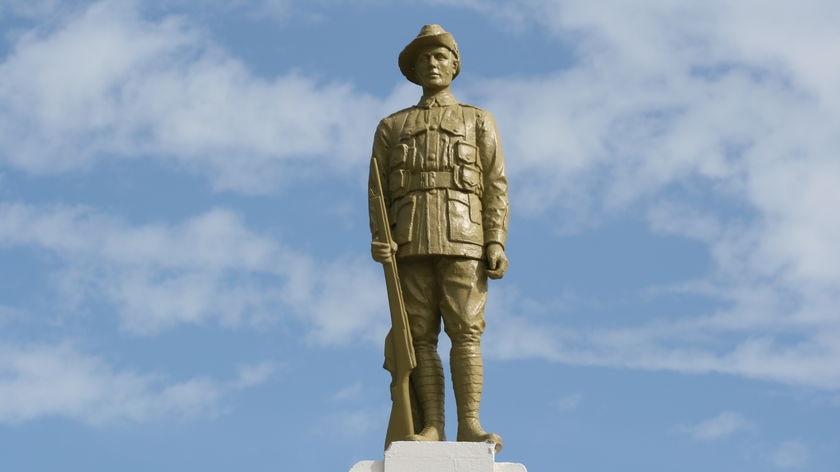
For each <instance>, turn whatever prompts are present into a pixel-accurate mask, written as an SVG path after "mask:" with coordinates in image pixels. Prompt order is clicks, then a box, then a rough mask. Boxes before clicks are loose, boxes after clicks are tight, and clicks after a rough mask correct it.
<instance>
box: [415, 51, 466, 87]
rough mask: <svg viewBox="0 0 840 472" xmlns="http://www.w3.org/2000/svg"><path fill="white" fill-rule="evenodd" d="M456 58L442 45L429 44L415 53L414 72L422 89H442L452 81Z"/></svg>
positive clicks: (456, 63)
mask: <svg viewBox="0 0 840 472" xmlns="http://www.w3.org/2000/svg"><path fill="white" fill-rule="evenodd" d="M456 70H458V60H457V59H455V54H453V53H452V51H450V50H449V48H445V47H443V46H431V47H429V48H427V49H424V50H423V51H422V52H420V54H418V55H417V61H416V62H415V63H414V73H415V74H417V81H418V82H420V85H422V86H423V88H424V89H442V88H444V87H447V86H449V84H451V83H452V79H453V78H454V77H455V71H456Z"/></svg>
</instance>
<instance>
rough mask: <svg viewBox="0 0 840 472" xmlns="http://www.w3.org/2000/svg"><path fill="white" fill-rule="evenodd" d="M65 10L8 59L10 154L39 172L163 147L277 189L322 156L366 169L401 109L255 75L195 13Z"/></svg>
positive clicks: (311, 83)
mask: <svg viewBox="0 0 840 472" xmlns="http://www.w3.org/2000/svg"><path fill="white" fill-rule="evenodd" d="M61 18H62V19H63V21H59V22H58V23H57V25H56V26H54V27H52V28H47V29H43V30H37V29H36V30H32V31H28V32H26V33H25V34H20V35H19V36H18V37H17V39H16V41H15V42H14V44H13V46H12V50H11V52H10V53H9V54H8V55H7V56H6V57H5V58H4V60H3V62H2V63H0V110H2V111H0V162H4V163H5V164H6V165H8V166H11V167H13V168H16V169H20V170H23V171H26V172H29V173H33V174H38V175H41V174H49V173H55V172H63V171H68V170H74V169H83V168H86V167H89V166H92V165H94V164H95V163H96V162H98V161H101V160H108V159H120V158H123V159H125V158H147V157H149V156H155V157H156V158H158V159H163V160H164V161H168V162H172V163H173V164H176V165H178V166H184V167H185V168H187V169H190V170H192V171H193V172H196V173H203V174H205V175H207V177H208V178H209V179H210V181H211V182H213V184H214V185H215V186H216V187H217V188H220V189H232V190H236V191H240V192H245V193H267V192H271V191H273V190H274V189H275V188H276V186H277V185H278V184H281V183H282V182H284V181H286V180H287V179H288V178H289V175H290V174H293V172H292V171H291V170H290V169H292V168H293V169H296V170H298V171H299V169H301V168H304V169H305V168H307V166H309V165H312V166H313V169H314V168H315V164H314V163H312V160H313V157H314V156H318V160H317V161H318V166H317V168H318V169H324V168H326V169H328V170H330V171H335V172H339V173H341V172H344V171H346V170H347V169H348V168H350V167H352V166H354V164H355V163H357V162H358V159H357V158H358V156H364V155H366V154H367V153H368V152H369V146H370V143H369V139H370V136H372V131H371V130H372V129H373V127H374V126H375V124H376V120H378V118H380V117H381V116H382V115H383V114H385V113H386V110H388V109H389V108H390V106H391V105H390V104H388V103H384V102H383V101H381V100H378V99H375V98H373V97H371V96H368V95H365V94H363V93H360V92H359V91H358V90H354V89H353V87H352V86H351V85H349V84H347V83H341V82H337V81H336V82H329V83H322V82H321V81H319V80H317V79H313V78H308V77H304V76H302V75H300V74H296V73H294V72H290V73H288V74H286V75H283V76H278V77H274V78H263V77H259V76H256V75H254V74H253V73H252V72H251V71H249V70H248V69H247V67H246V66H245V65H244V64H243V63H242V62H240V61H239V60H237V59H236V58H234V57H232V56H230V55H229V54H228V53H227V52H226V51H224V50H223V49H222V48H220V47H219V46H218V45H217V44H216V43H214V42H213V41H212V40H211V39H209V38H208V37H207V35H206V34H205V33H204V32H203V31H202V30H200V29H198V28H196V27H194V26H193V25H191V24H190V23H188V22H187V21H186V20H185V19H183V18H181V17H177V16H174V15H171V16H165V17H163V18H161V19H158V20H150V19H146V18H144V17H143V16H142V14H141V12H140V11H138V7H137V5H136V4H135V3H133V2H111V1H103V2H96V3H92V4H90V5H89V6H87V7H86V8H85V9H82V10H81V11H80V12H71V13H64V15H63V16H61ZM402 90H403V89H397V91H395V93H396V94H397V95H400V94H401V93H404V92H402ZM348 116H353V117H354V119H352V120H348V119H347V118H346V117H348ZM67 150H72V151H71V152H67Z"/></svg>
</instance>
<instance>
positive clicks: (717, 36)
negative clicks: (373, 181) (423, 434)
mask: <svg viewBox="0 0 840 472" xmlns="http://www.w3.org/2000/svg"><path fill="white" fill-rule="evenodd" d="M426 23H439V24H441V25H443V26H444V27H445V28H446V29H447V30H450V31H452V32H453V33H454V34H455V36H456V39H457V40H458V42H459V45H460V48H461V52H462V63H463V71H462V74H461V75H460V76H459V77H458V79H457V80H456V82H455V84H454V92H455V94H456V96H457V97H458V98H459V99H460V100H461V101H463V102H466V103H471V104H475V105H477V106H480V107H482V108H485V109H488V110H490V111H492V112H493V113H494V114H495V115H496V118H497V121H498V124H499V128H500V133H501V136H502V140H503V142H504V147H505V154H506V158H507V169H508V175H509V180H510V186H511V192H512V193H511V206H512V213H511V215H512V219H511V228H510V234H509V239H508V248H507V250H508V255H509V257H510V259H511V268H510V270H509V271H508V273H507V274H506V276H505V278H504V279H503V280H501V281H496V282H493V283H492V284H491V289H490V290H491V295H490V300H489V302H488V312H487V319H488V331H487V333H486V335H485V338H484V343H483V349H484V354H485V357H486V364H487V371H486V388H485V401H484V404H483V411H482V416H483V422H484V424H485V426H486V427H487V428H488V429H490V430H493V431H496V432H498V433H500V434H501V435H502V436H503V437H504V438H505V449H504V450H503V451H502V453H501V454H500V455H499V456H498V457H497V460H499V461H509V462H521V463H524V464H525V465H526V466H527V467H528V468H529V470H532V471H539V470H591V471H612V470H619V469H622V470H645V471H686V472H688V471H708V470H720V471H739V472H744V471H775V470H804V471H836V470H838V469H839V468H840V429H838V428H837V424H838V422H839V420H840V315H839V314H838V308H837V307H838V306H840V249H838V245H837V244H836V241H838V240H840V216H838V211H837V208H840V159H838V156H837V152H838V149H840V133H838V130H840V88H838V87H837V84H838V83H840V56H838V55H837V54H836V53H835V52H834V50H833V49H832V48H833V47H834V45H836V44H838V43H840V37H838V36H840V33H838V29H837V27H836V25H837V24H838V23H840V5H839V4H837V3H836V2H828V1H818V0H813V1H804V2H796V3H795V4H794V3H793V2H761V1H743V2H727V1H722V0H712V1H704V2H679V3H678V2H662V1H654V0H642V1H636V2H621V1H605V2H597V3H596V2H585V1H576V0H569V1H548V0H521V1H495V0H489V1H482V2H479V1H476V0H436V1H435V0H426V1H424V0H416V1H405V2H402V1H401V2H387V1H384V0H363V1H355V2H349V1H341V0H332V1H330V0H316V1H307V2H303V1H292V0H262V1H260V0H256V1H253V2H245V1H229V2H224V1H221V0H208V1H206V2H187V1H185V0H161V1H159V2H140V1H134V2H132V1H94V2H88V1H79V2H59V1H50V0H35V1H24V0H5V1H4V2H3V3H2V4H0V31H2V38H0V274H1V275H2V277H0V469H1V470H4V471H6V470H9V471H47V470H67V471H82V470H84V471H90V470H103V471H106V470H107V471H110V470H123V471H151V470H154V471H168V470H173V471H174V470H204V471H208V472H209V471H223V470H225V471H227V470H250V471H262V470H265V471H268V470H272V471H273V470H347V469H349V468H350V466H352V464H353V463H355V462H356V461H358V460H363V459H378V458H381V455H382V451H381V446H382V441H383V439H384V429H385V423H386V421H387V414H388V407H389V405H388V395H387V385H388V381H389V378H388V375H387V373H386V372H385V371H384V370H382V369H381V368H380V366H381V362H382V338H383V336H384V333H385V331H386V330H387V323H388V315H387V311H386V310H387V307H386V303H385V294H384V285H383V282H382V274H381V269H380V268H379V267H378V266H377V265H376V264H374V263H373V262H372V261H371V260H370V259H369V245H368V244H369V234H368V223H367V208H366V205H367V201H366V198H367V195H366V189H365V185H366V179H367V165H368V159H369V156H370V143H371V139H372V136H373V131H374V127H375V126H376V123H377V121H378V120H379V119H380V118H381V117H383V116H386V115H387V114H389V113H391V112H393V111H395V110H398V109H401V108H404V107H406V106H410V105H411V104H413V103H415V102H416V100H417V98H418V97H419V90H418V88H417V87H416V86H414V85H413V84H410V83H408V82H407V81H406V80H405V79H404V78H403V77H402V76H401V75H400V73H399V70H398V68H397V65H396V57H397V54H398V53H399V51H400V50H401V49H402V47H403V46H404V45H405V44H406V43H407V42H408V41H410V40H411V39H412V38H413V37H414V36H415V35H416V34H417V32H418V31H419V29H420V27H421V26H422V25H423V24H426ZM447 415H448V429H449V431H450V435H454V434H453V433H454V427H455V419H454V405H453V403H452V399H451V394H450V398H449V403H448V410H447Z"/></svg>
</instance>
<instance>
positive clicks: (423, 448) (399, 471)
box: [350, 441, 527, 472]
mask: <svg viewBox="0 0 840 472" xmlns="http://www.w3.org/2000/svg"><path fill="white" fill-rule="evenodd" d="M495 459H496V453H495V450H494V449H493V444H491V443H475V442H412V441H397V442H394V443H392V444H391V447H389V448H388V450H387V451H385V460H384V461H361V462H357V463H356V465H354V466H353V468H351V469H350V472H527V471H526V470H525V466H524V465H522V464H514V463H511V462H498V463H497V462H496V461H495Z"/></svg>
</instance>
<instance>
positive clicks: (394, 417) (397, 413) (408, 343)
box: [369, 158, 417, 449]
mask: <svg viewBox="0 0 840 472" xmlns="http://www.w3.org/2000/svg"><path fill="white" fill-rule="evenodd" d="M370 182H371V187H370V195H369V198H370V208H371V210H372V214H373V218H374V223H375V224H376V229H377V230H378V231H377V233H378V237H377V241H379V242H383V243H387V244H388V245H389V246H390V247H393V246H394V240H393V238H392V237H391V225H390V223H389V222H388V209H387V206H386V205H385V195H384V193H383V191H382V180H381V178H380V177H379V163H378V162H377V161H376V159H375V158H371V162H370ZM382 268H383V269H384V271H385V287H386V289H387V292H388V305H389V306H390V309H391V310H390V311H391V332H390V333H388V337H387V340H386V343H387V342H390V350H391V353H392V355H393V363H392V366H391V369H389V370H391V376H392V384H391V402H392V404H391V417H390V419H389V420H388V432H387V433H386V435H385V449H388V446H389V445H390V444H391V442H392V441H398V440H403V439H405V438H406V437H408V436H409V435H412V434H414V433H415V431H414V418H413V417H412V414H411V385H410V383H409V376H410V375H411V371H412V370H414V368H415V367H416V366H417V359H416V358H415V357H414V343H413V342H412V340H411V331H410V329H409V326H408V314H407V313H406V312H405V303H404V302H403V296H402V289H401V288H400V276H399V273H398V272H397V263H396V261H395V260H394V256H393V255H392V256H391V257H390V258H389V259H388V260H387V261H385V262H383V263H382ZM387 347H388V346H386V349H387Z"/></svg>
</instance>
